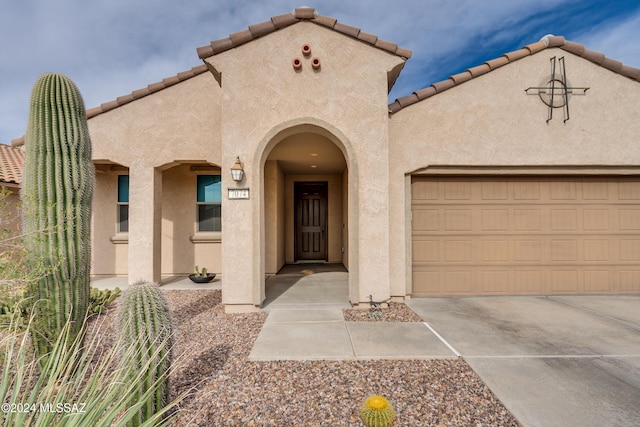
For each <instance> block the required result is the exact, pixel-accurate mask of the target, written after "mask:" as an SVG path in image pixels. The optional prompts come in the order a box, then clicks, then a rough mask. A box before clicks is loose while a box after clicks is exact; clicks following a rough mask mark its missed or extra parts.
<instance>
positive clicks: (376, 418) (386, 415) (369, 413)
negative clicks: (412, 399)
mask: <svg viewBox="0 0 640 427" xmlns="http://www.w3.org/2000/svg"><path fill="white" fill-rule="evenodd" d="M395 417H396V414H395V411H394V410H393V406H391V403H389V401H388V400H387V399H386V398H384V397H383V396H378V395H373V396H369V397H368V398H367V399H366V400H365V401H364V403H363V404H362V408H360V419H361V420H362V422H363V423H364V425H365V426H367V427H389V426H391V424H393V420H394V419H395Z"/></svg>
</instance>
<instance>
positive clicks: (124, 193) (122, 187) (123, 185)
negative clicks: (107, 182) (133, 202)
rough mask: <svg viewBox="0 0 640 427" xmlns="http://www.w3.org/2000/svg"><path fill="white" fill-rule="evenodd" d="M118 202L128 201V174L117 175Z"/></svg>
mask: <svg viewBox="0 0 640 427" xmlns="http://www.w3.org/2000/svg"><path fill="white" fill-rule="evenodd" d="M118 203H129V175H118Z"/></svg>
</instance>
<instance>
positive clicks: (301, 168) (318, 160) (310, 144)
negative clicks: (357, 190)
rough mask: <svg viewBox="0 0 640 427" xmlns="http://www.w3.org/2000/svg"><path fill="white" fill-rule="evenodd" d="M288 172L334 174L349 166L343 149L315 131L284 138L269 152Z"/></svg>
mask: <svg viewBox="0 0 640 427" xmlns="http://www.w3.org/2000/svg"><path fill="white" fill-rule="evenodd" d="M268 160H278V161H279V164H280V167H281V168H282V170H283V172H284V173H286V174H295V175H333V174H341V173H342V172H343V171H344V170H345V169H346V167H347V163H346V161H345V159H344V156H343V155H342V151H341V150H340V148H338V147H337V146H336V145H335V144H334V143H333V142H332V141H330V140H329V139H327V138H325V137H324V136H322V135H318V134H314V133H300V134H296V135H291V136H288V137H286V138H285V139H283V140H282V141H280V142H279V143H278V145H276V146H275V147H274V148H273V150H272V151H271V153H270V154H269V157H268Z"/></svg>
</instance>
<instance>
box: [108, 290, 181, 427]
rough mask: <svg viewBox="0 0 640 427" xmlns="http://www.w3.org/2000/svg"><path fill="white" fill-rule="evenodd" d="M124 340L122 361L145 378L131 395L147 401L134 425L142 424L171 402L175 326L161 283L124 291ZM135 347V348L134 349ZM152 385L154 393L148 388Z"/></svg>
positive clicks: (120, 318) (121, 320) (121, 309)
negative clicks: (170, 379)
mask: <svg viewBox="0 0 640 427" xmlns="http://www.w3.org/2000/svg"><path fill="white" fill-rule="evenodd" d="M118 310H119V311H118V330H119V333H120V334H121V338H122V342H123V344H124V345H123V351H122V354H121V362H122V363H125V364H129V367H133V371H134V372H138V373H139V374H140V375H143V376H144V377H145V378H146V379H145V381H143V382H142V386H141V387H140V388H139V389H138V390H137V393H134V394H133V395H132V396H131V402H132V405H133V404H136V403H138V402H142V401H144V404H143V406H142V407H141V408H140V412H139V414H138V417H136V419H135V420H134V421H133V422H132V424H131V425H132V426H137V425H140V424H142V423H143V422H144V421H145V420H148V419H149V418H151V416H152V415H153V414H155V413H156V412H158V411H160V410H161V409H163V408H164V407H165V406H166V405H167V403H168V402H169V369H170V368H171V361H172V360H171V358H172V326H171V317H170V313H169V307H168V305H167V301H166V299H165V298H164V295H163V294H162V292H161V291H160V288H159V287H158V285H155V284H153V283H150V282H144V281H140V282H137V283H134V284H133V285H131V287H130V288H129V289H127V290H126V291H125V292H124V295H123V296H122V298H121V301H120V307H119V309H118ZM132 348H135V350H136V351H134V352H132V351H131V349H132ZM152 389H153V393H149V390H152Z"/></svg>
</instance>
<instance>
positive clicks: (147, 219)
mask: <svg viewBox="0 0 640 427" xmlns="http://www.w3.org/2000/svg"><path fill="white" fill-rule="evenodd" d="M197 54H198V55H199V57H200V59H201V60H202V61H203V63H204V64H203V65H200V66H197V67H194V68H193V69H191V70H189V71H186V72H183V73H180V74H178V75H176V76H174V77H171V78H167V79H165V80H163V81H162V82H159V83H156V84H151V85H149V86H148V87H147V88H144V89H141V90H138V91H135V92H133V93H131V94H129V95H126V96H123V97H120V98H117V99H116V100H114V101H112V102H108V103H105V104H102V105H101V106H100V107H97V108H94V109H91V110H88V117H89V129H90V133H91V138H92V143H93V156H94V162H95V165H96V192H95V200H94V210H93V212H94V217H93V230H94V231H93V257H94V259H93V274H94V275H95V276H101V275H123V276H124V275H126V276H128V277H129V279H130V280H131V281H132V280H136V279H140V278H142V279H148V280H155V281H159V280H160V279H161V277H162V276H172V275H183V274H187V273H190V272H191V271H192V270H193V266H194V265H200V266H206V267H207V268H208V269H209V271H212V272H216V273H218V274H220V275H221V277H222V293H223V302H224V304H225V307H226V309H227V311H247V310H255V309H256V308H257V307H260V306H261V304H262V303H263V301H264V299H265V277H266V276H267V275H269V274H275V273H277V272H278V271H279V270H280V269H281V268H282V267H283V266H284V265H285V264H289V263H305V262H326V263H340V264H343V265H344V266H345V267H346V268H347V270H348V272H349V300H350V302H351V303H352V304H354V305H357V304H360V303H366V302H368V300H369V295H372V296H373V298H374V299H375V300H382V299H386V298H389V297H392V298H394V299H396V300H403V299H404V298H407V297H410V296H433V295H504V294H508V295H536V294H573V293H576V294H590V293H606V294H628V293H635V294H637V293H640V144H639V143H638V142H639V141H638V139H639V136H640V112H639V110H638V105H639V104H640V70H639V69H636V68H632V67H627V66H625V65H623V64H621V63H620V62H617V61H614V60H611V59H608V58H606V57H605V56H604V55H603V54H600V53H597V52H594V51H591V50H589V49H587V48H585V47H584V46H583V45H581V44H578V43H574V42H570V41H567V40H565V39H564V38H563V37H559V36H547V37H545V38H543V39H542V40H541V41H538V42H535V43H532V44H530V45H527V46H525V47H523V48H522V49H520V50H517V51H514V52H510V53H506V54H504V55H502V56H501V57H499V58H496V59H492V60H489V61H487V62H485V63H484V64H480V65H478V66H477V67H474V68H471V69H469V70H467V71H465V72H463V73H460V74H458V75H455V76H451V77H450V78H449V79H447V80H445V81H441V82H438V83H435V84H433V85H431V86H429V87H427V88H424V89H420V90H417V91H416V92H414V93H413V94H411V95H409V96H406V97H403V98H401V99H398V100H396V101H395V102H393V103H392V104H389V103H388V93H389V91H390V89H391V87H392V86H393V84H394V82H395V81H396V79H397V78H398V76H399V75H400V73H401V71H402V69H403V66H404V64H405V61H407V59H409V58H410V56H411V51H410V50H407V49H404V48H401V47H398V46H397V45H395V44H393V43H391V42H388V41H384V40H380V39H378V38H377V37H376V36H375V35H373V34H370V33H365V32H364V31H361V30H360V29H358V28H355V27H351V26H348V25H345V24H343V23H340V22H337V21H336V20H335V19H333V18H330V17H326V16H322V15H319V14H318V13H317V12H316V10H315V9H312V8H299V9H296V10H294V11H293V12H292V13H287V14H283V15H280V16H274V17H272V18H271V19H270V20H267V21H266V22H262V23H258V24H255V25H251V26H249V28H248V29H247V30H244V31H240V32H238V33H234V34H231V35H230V36H229V37H227V38H224V39H221V40H216V41H213V42H211V43H210V44H207V45H205V46H203V47H200V48H198V49H197ZM232 169H234V171H237V170H239V169H241V170H242V173H243V174H242V175H243V176H242V177H241V179H240V180H238V181H236V180H234V179H233V177H232V173H231V170H232Z"/></svg>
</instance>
